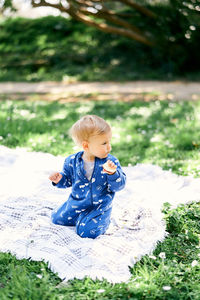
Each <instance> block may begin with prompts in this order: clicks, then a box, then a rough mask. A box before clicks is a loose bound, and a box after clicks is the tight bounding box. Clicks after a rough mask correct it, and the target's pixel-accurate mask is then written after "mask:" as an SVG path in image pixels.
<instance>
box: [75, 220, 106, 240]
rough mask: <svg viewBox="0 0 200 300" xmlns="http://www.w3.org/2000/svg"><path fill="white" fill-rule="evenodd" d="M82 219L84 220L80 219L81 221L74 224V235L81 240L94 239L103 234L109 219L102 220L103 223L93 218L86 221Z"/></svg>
mask: <svg viewBox="0 0 200 300" xmlns="http://www.w3.org/2000/svg"><path fill="white" fill-rule="evenodd" d="M84 219H85V218H82V219H81V221H80V222H79V221H78V222H77V224H76V233H77V234H78V235H79V236H80V237H82V238H91V239H95V238H96V237H98V236H99V235H102V234H104V233H105V232H106V230H107V229H108V226H109V224H110V218H108V219H107V220H104V222H101V220H96V219H94V218H92V219H90V220H87V221H86V220H84Z"/></svg>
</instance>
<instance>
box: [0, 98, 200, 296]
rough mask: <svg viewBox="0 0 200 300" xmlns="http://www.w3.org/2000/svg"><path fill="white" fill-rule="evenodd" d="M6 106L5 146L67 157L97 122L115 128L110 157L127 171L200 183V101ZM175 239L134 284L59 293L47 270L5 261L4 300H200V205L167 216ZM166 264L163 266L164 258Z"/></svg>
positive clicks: (2, 116)
mask: <svg viewBox="0 0 200 300" xmlns="http://www.w3.org/2000/svg"><path fill="white" fill-rule="evenodd" d="M84 99H85V98H82V99H80V101H79V102H72V103H59V102H44V101H13V102H12V101H8V100H7V101H6V100H5V101H1V102H0V143H1V144H2V145H6V146H8V147H12V148H15V147H17V146H19V147H26V148H27V149H29V150H30V151H43V152H49V153H52V154H54V155H58V154H60V155H68V154H71V153H73V152H75V151H77V150H78V149H76V148H75V147H74V144H73V143H72V141H71V139H70V138H69V136H68V129H69V128H70V126H71V125H72V124H73V123H74V122H75V121H76V120H77V119H78V118H80V117H81V116H82V115H84V114H87V113H90V114H98V115H99V116H101V117H103V118H105V119H106V120H107V121H108V122H109V123H110V124H111V126H112V128H113V141H112V153H113V154H114V155H115V156H117V157H118V158H119V159H120V162H121V164H122V165H123V166H127V165H135V164H136V163H154V164H157V165H160V166H161V167H163V168H164V169H168V170H169V169H171V170H172V171H173V172H175V173H177V174H180V175H193V176H195V177H199V173H200V168H199V158H200V153H199V152H200V151H199V147H200V134H199V132H200V122H199V121H200V101H196V102H190V101H185V102H167V101H152V102H142V101H130V102H123V101H118V102H117V101H113V100H110V101H106V102H105V101H86V100H84ZM163 213H164V216H165V220H166V226H167V231H168V232H169V236H168V237H167V238H166V239H165V240H164V242H162V243H159V244H158V246H157V247H156V249H155V251H154V252H153V254H152V255H151V256H145V257H143V258H142V259H141V260H140V261H139V262H138V263H136V264H135V265H134V266H133V267H132V268H130V270H131V274H132V277H131V280H130V282H129V283H122V284H116V285H112V284H110V283H108V282H107V281H106V280H105V281H98V280H97V281H93V280H91V279H90V278H85V279H84V280H73V281H70V282H69V283H68V285H67V286H65V287H61V286H60V287H57V286H58V284H59V283H60V279H59V278H58V277H57V276H56V275H55V274H53V273H52V272H51V271H50V270H49V269H48V267H47V264H45V263H44V262H31V261H28V260H21V261H19V260H17V259H16V258H15V257H14V256H12V255H10V254H3V253H0V299H1V300H4V299H14V300H15V299H16V300H18V299H23V300H24V299H34V300H35V299H36V300H37V299H38V300H41V299H42V300H43V299H48V300H49V299H50V300H54V299H75V300H76V299H160V300H163V299H170V300H171V299H183V300H187V299H191V300H199V299H200V296H199V295H200V283H199V273H200V239H199V238H200V235H199V232H200V223H199V219H200V206H199V203H191V204H188V205H180V206H179V207H178V208H177V209H172V208H171V207H170V205H169V204H166V205H165V206H164V208H163ZM160 253H164V254H163V255H160V256H161V257H160V256H159V254H160ZM162 257H163V258H162Z"/></svg>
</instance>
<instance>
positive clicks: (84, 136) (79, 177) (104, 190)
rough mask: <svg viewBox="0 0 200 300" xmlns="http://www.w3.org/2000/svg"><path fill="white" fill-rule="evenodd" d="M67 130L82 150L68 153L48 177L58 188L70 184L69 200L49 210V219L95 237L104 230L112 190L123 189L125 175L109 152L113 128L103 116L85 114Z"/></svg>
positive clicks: (109, 213)
mask: <svg viewBox="0 0 200 300" xmlns="http://www.w3.org/2000/svg"><path fill="white" fill-rule="evenodd" d="M70 133H71V136H72V138H73V140H74V142H75V143H76V144H78V145H79V146H81V147H82V149H83V151H80V152H78V153H76V154H72V155H70V156H68V157H67V158H66V159H65V162H64V166H63V171H62V172H59V173H58V172H56V173H53V174H52V175H51V176H50V177H49V179H50V180H51V181H52V183H53V185H55V186H57V187H58V188H67V187H72V192H71V194H70V196H69V198H68V200H67V201H66V202H65V203H64V204H62V205H61V207H59V208H58V209H57V210H56V211H54V212H53V213H52V222H53V223H54V224H59V225H63V226H76V232H77V234H78V235H79V236H81V237H83V238H86V237H87V238H93V239H94V238H96V237H97V236H99V235H101V234H104V233H105V232H106V230H107V228H108V226H109V224H110V216H111V210H112V200H113V198H114V195H115V192H117V191H119V190H121V189H123V188H124V186H125V182H126V175H125V174H124V173H123V171H122V169H121V166H120V163H119V161H118V159H117V158H115V157H114V156H112V155H111V154H110V151H111V144H110V142H111V137H112V131H111V127H110V125H109V124H108V123H107V122H106V121H105V120H104V119H102V118H100V117H98V116H96V115H86V116H84V117H82V118H81V119H80V120H78V121H77V122H76V123H75V124H74V125H73V126H72V128H71V130H70ZM106 162H107V164H106V165H107V167H105V169H104V167H103V165H104V164H105V163H106Z"/></svg>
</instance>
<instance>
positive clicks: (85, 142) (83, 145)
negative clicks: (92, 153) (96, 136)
mask: <svg viewBox="0 0 200 300" xmlns="http://www.w3.org/2000/svg"><path fill="white" fill-rule="evenodd" d="M82 148H83V150H88V142H87V141H83V142H82Z"/></svg>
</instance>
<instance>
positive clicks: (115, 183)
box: [107, 158, 126, 192]
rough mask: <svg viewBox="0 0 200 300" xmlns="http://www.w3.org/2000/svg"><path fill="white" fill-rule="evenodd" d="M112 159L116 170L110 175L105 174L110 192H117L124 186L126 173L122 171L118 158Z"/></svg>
mask: <svg viewBox="0 0 200 300" xmlns="http://www.w3.org/2000/svg"><path fill="white" fill-rule="evenodd" d="M112 161H113V162H114V163H115V165H116V166H117V169H116V172H115V173H114V174H112V175H109V174H107V180H108V188H109V191H111V192H118V191H120V190H122V189H123V188H124V187H125V184H126V174H125V173H124V172H123V170H122V168H121V165H120V163H119V160H118V159H116V158H115V160H113V159H112Z"/></svg>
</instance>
